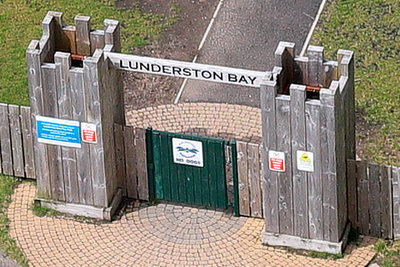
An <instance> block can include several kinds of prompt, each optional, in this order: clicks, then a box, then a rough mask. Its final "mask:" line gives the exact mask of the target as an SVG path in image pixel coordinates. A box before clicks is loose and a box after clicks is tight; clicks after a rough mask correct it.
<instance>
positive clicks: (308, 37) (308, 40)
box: [300, 0, 326, 57]
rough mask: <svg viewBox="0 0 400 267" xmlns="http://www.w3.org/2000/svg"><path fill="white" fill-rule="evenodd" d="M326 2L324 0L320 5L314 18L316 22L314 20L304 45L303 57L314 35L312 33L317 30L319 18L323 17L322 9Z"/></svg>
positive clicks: (301, 54) (301, 53)
mask: <svg viewBox="0 0 400 267" xmlns="http://www.w3.org/2000/svg"><path fill="white" fill-rule="evenodd" d="M325 4H326V0H322V2H321V5H320V6H319V10H318V13H317V16H316V17H315V20H314V22H313V24H312V26H311V29H310V31H309V32H308V35H307V38H306V41H305V42H304V45H303V49H302V50H301V52H300V56H301V57H302V56H304V54H305V53H306V50H307V47H308V45H309V44H310V40H311V37H312V35H313V33H314V31H315V28H316V27H317V24H318V21H319V18H320V17H321V14H322V11H323V10H324V7H325Z"/></svg>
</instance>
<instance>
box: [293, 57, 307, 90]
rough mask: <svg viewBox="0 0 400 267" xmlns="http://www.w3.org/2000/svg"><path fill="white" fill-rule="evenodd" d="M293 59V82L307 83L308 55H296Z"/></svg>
mask: <svg viewBox="0 0 400 267" xmlns="http://www.w3.org/2000/svg"><path fill="white" fill-rule="evenodd" d="M294 61H295V65H294V67H295V68H294V83H296V84H308V57H296V58H295V59H294Z"/></svg>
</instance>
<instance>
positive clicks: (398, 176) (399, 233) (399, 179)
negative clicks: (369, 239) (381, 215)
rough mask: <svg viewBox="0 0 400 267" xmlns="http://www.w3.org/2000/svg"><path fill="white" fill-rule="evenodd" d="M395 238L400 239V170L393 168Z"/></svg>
mask: <svg viewBox="0 0 400 267" xmlns="http://www.w3.org/2000/svg"><path fill="white" fill-rule="evenodd" d="M391 174H392V190H393V191H392V192H393V193H392V194H393V237H394V238H400V168H399V167H392V170H391Z"/></svg>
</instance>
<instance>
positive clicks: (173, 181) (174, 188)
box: [167, 136, 208, 201]
mask: <svg viewBox="0 0 400 267" xmlns="http://www.w3.org/2000/svg"><path fill="white" fill-rule="evenodd" d="M167 145H168V159H169V162H173V156H172V154H173V152H172V136H168V140H167ZM202 170H203V169H202ZM177 175H178V164H172V165H171V166H170V167H169V178H170V180H169V181H170V186H171V199H172V200H173V201H179V185H178V181H177V178H178V176H177ZM202 178H203V179H205V180H206V181H208V177H207V175H206V174H204V173H203V175H202ZM202 187H203V189H202V190H204V186H203V185H202ZM207 190H208V188H207ZM202 193H203V192H202ZM207 193H208V191H207Z"/></svg>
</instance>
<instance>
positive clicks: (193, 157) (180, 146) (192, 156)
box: [172, 138, 203, 167]
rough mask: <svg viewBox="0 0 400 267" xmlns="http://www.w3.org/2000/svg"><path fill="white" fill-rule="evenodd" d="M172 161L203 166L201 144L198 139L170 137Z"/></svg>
mask: <svg viewBox="0 0 400 267" xmlns="http://www.w3.org/2000/svg"><path fill="white" fill-rule="evenodd" d="M172 152H173V157H174V163H177V164H184V165H190V166H196V167H203V144H202V142H199V141H193V140H187V139H179V138H172Z"/></svg>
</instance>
